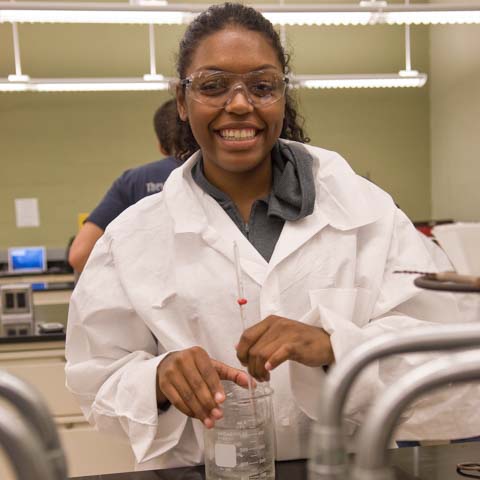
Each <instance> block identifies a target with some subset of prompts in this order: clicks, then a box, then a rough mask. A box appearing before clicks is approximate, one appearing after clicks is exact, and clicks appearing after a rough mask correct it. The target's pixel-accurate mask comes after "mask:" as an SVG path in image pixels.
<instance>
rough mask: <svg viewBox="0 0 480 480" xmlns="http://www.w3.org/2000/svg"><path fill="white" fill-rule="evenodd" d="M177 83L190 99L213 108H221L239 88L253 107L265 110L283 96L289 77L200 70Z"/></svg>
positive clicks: (262, 72)
mask: <svg viewBox="0 0 480 480" xmlns="http://www.w3.org/2000/svg"><path fill="white" fill-rule="evenodd" d="M180 83H181V84H182V85H183V86H185V87H186V89H187V90H188V93H189V95H190V96H191V98H192V99H193V100H195V101H197V102H200V103H204V104H206V105H210V106H212V107H217V108H223V107H224V106H225V105H227V104H228V103H229V102H230V101H231V99H232V98H233V96H234V94H235V93H236V92H237V90H239V89H242V90H243V92H244V94H246V96H247V99H248V101H249V102H250V103H251V104H252V105H255V106H260V107H264V106H266V105H270V104H272V103H275V102H277V101H278V100H280V99H281V98H282V97H283V95H284V94H285V89H286V86H287V83H288V78H287V77H285V76H283V75H281V74H279V73H277V72H269V71H262V70H260V71H255V72H250V73H246V74H243V75H240V74H235V73H228V72H212V71H202V72H196V73H194V74H193V75H190V76H189V77H187V78H185V79H183V80H181V82H180Z"/></svg>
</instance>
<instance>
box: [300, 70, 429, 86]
mask: <svg viewBox="0 0 480 480" xmlns="http://www.w3.org/2000/svg"><path fill="white" fill-rule="evenodd" d="M426 81H427V75H426V74H424V73H418V72H415V71H413V70H411V71H409V72H405V71H403V72H399V73H398V74H390V73H386V74H378V73H376V74H370V75H369V74H360V75H296V76H295V77H293V79H292V86H294V87H300V88H302V87H303V88H327V89H329V88H397V87H423V85H425V83H426Z"/></svg>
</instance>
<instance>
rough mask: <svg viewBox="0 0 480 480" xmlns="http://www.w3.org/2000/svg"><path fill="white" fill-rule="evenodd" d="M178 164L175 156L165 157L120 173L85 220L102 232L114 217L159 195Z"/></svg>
mask: <svg viewBox="0 0 480 480" xmlns="http://www.w3.org/2000/svg"><path fill="white" fill-rule="evenodd" d="M180 164H181V163H180V162H179V161H178V160H176V159H175V158H174V157H167V158H164V159H163V160H157V161H156V162H152V163H147V164H146V165H142V166H140V167H136V168H132V169H130V170H127V171H125V172H123V173H122V175H121V176H120V177H118V178H117V179H116V180H115V182H113V185H112V186H111V187H110V190H108V192H107V193H106V195H105V196H104V197H103V199H102V201H101V202H100V203H99V204H98V205H97V207H96V208H95V209H94V210H93V211H92V212H91V213H90V215H89V216H88V218H87V220H86V221H87V222H92V223H94V224H95V225H98V226H99V227H100V228H101V229H102V230H105V229H106V228H107V225H108V224H109V223H110V222H111V221H112V220H113V219H114V218H116V217H117V216H118V215H120V213H122V212H123V211H124V210H125V209H127V208H128V207H130V206H131V205H133V204H134V203H137V202H138V201H139V200H140V199H141V198H143V197H146V196H148V195H152V194H153V193H157V192H161V191H162V189H163V184H164V183H165V181H166V180H167V178H168V176H169V175H170V173H171V172H172V170H175V168H177V167H178V166H180Z"/></svg>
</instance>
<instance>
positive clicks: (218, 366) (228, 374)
mask: <svg viewBox="0 0 480 480" xmlns="http://www.w3.org/2000/svg"><path fill="white" fill-rule="evenodd" d="M212 364H213V368H215V370H216V371H217V373H218V376H219V377H220V379H221V380H229V381H231V382H234V383H236V384H237V385H239V386H240V387H245V388H247V387H248V374H247V373H246V372H244V371H242V370H239V369H238V368H234V367H231V366H230V365H227V364H225V363H222V362H219V361H218V360H213V359H212ZM252 381H253V386H255V381H254V380H253V379H252Z"/></svg>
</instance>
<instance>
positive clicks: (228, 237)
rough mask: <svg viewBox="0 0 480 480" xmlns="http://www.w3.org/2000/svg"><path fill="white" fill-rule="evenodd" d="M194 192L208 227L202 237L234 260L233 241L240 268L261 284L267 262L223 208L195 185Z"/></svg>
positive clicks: (266, 268)
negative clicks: (236, 249)
mask: <svg viewBox="0 0 480 480" xmlns="http://www.w3.org/2000/svg"><path fill="white" fill-rule="evenodd" d="M197 189H198V190H197V191H195V194H196V195H197V198H199V199H200V202H201V204H202V206H203V208H204V211H205V214H206V218H207V223H208V228H207V229H206V231H204V232H203V234H202V236H203V239H204V240H205V241H206V242H207V243H209V244H210V245H211V247H212V248H214V249H215V250H217V251H218V252H220V253H222V254H223V255H224V256H225V257H227V258H228V259H230V261H231V262H232V264H234V262H235V257H234V253H233V242H236V244H237V246H238V251H239V256H240V265H241V267H242V270H243V271H244V272H245V273H246V274H247V275H248V276H250V277H251V278H252V279H253V280H254V281H255V282H256V283H258V284H259V285H263V283H264V281H265V278H266V276H267V270H268V263H267V262H266V260H265V259H264V258H263V257H262V256H261V255H260V253H258V251H257V249H256V248H255V247H254V246H253V245H252V244H251V243H250V242H249V241H248V239H247V238H246V237H245V235H243V233H242V232H241V231H240V229H239V228H238V227H237V225H235V223H234V222H233V220H232V219H231V218H230V217H229V216H228V215H227V213H226V212H225V211H224V210H223V208H222V207H221V206H220V205H219V204H218V203H217V202H216V201H215V200H214V199H213V198H212V197H211V196H210V195H207V194H206V193H205V192H203V191H201V190H200V189H199V188H198V187H197Z"/></svg>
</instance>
